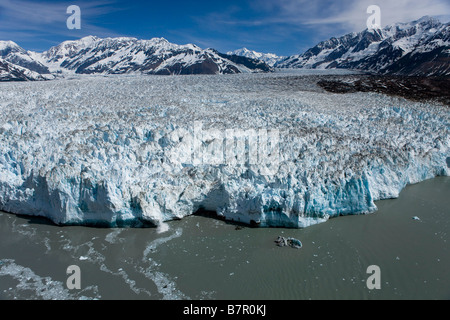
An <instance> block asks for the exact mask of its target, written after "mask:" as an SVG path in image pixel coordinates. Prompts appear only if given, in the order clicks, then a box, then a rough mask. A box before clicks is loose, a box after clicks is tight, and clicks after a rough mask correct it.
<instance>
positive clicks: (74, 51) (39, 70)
mask: <svg viewBox="0 0 450 320" xmlns="http://www.w3.org/2000/svg"><path fill="white" fill-rule="evenodd" d="M274 68H306V69H337V68H339V69H351V70H362V71H365V72H369V73H376V74H395V75H412V76H449V75H450V23H446V24H444V23H441V22H439V21H438V20H436V19H434V18H431V17H423V18H421V19H419V20H416V21H413V22H409V23H396V24H393V25H390V26H387V27H384V28H382V29H381V28H380V29H373V30H368V29H366V30H364V31H362V32H359V33H356V32H353V33H349V34H347V35H344V36H342V37H339V38H335V37H333V38H330V39H329V40H326V41H322V42H320V43H319V44H317V45H316V46H314V47H312V48H311V49H309V50H307V51H306V52H304V53H303V54H299V55H293V56H289V57H279V56H277V55H276V54H272V53H267V54H265V53H259V52H255V51H251V50H248V49H246V48H242V49H239V50H235V51H230V52H228V53H227V54H223V53H220V52H218V51H217V50H214V49H201V48H200V47H198V46H196V45H194V44H187V45H177V44H173V43H170V42H169V41H167V40H166V39H164V38H153V39H150V40H138V39H136V38H128V37H119V38H105V39H101V38H98V37H95V36H88V37H85V38H82V39H79V40H73V41H65V42H63V43H61V44H59V45H57V46H55V47H52V48H50V49H49V50H47V51H45V52H42V53H38V52H33V51H27V50H25V49H23V48H21V47H20V46H19V45H17V44H16V43H14V42H12V41H0V81H19V80H20V81H28V80H50V79H54V78H55V77H60V76H64V75H68V74H155V75H173V74H235V73H249V72H272V71H274Z"/></svg>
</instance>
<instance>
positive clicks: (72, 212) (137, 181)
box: [0, 73, 450, 228]
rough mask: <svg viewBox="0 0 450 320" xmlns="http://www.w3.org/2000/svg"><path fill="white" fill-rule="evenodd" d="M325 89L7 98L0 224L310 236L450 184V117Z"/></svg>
mask: <svg viewBox="0 0 450 320" xmlns="http://www.w3.org/2000/svg"><path fill="white" fill-rule="evenodd" d="M317 77H319V76H299V75H295V74H278V73H275V74H240V75H220V76H169V77H161V76H74V77H73V78H70V79H69V78H68V79H63V80H56V81H48V82H45V81H43V82H24V83H3V84H2V85H1V86H0V119H1V122H0V210H2V211H6V212H10V213H15V214H22V215H31V216H42V217H47V218H48V219H50V220H51V221H53V222H54V223H56V224H58V225H93V226H108V227H116V226H144V225H147V224H148V225H155V226H158V225H161V224H163V223H164V222H166V221H170V220H175V219H182V218H184V217H186V216H189V215H192V214H194V213H196V212H197V211H198V210H200V209H204V210H209V211H215V212H216V213H217V215H218V216H219V217H222V218H224V219H227V220H233V221H236V222H241V223H246V224H253V225H258V226H261V227H291V228H303V227H308V226H310V225H314V224H317V223H321V222H325V221H327V220H328V219H329V218H330V217H335V216H339V215H350V214H366V213H372V212H375V211H376V209H377V208H376V205H375V201H376V200H380V199H388V198H396V197H398V195H399V193H400V191H401V190H402V189H403V188H404V187H405V186H406V185H407V184H412V183H417V182H420V181H423V180H425V179H429V178H433V177H436V176H449V175H450V139H449V137H450V135H449V133H450V109H449V108H448V106H445V105H440V104H438V103H432V102H429V103H428V102H413V101H409V100H406V99H403V98H397V97H391V96H387V95H383V94H377V93H361V92H360V93H348V94H333V93H329V92H325V91H324V90H323V89H321V88H320V87H319V86H317V85H316V82H317V80H318V79H317Z"/></svg>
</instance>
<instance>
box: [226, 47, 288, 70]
mask: <svg viewBox="0 0 450 320" xmlns="http://www.w3.org/2000/svg"><path fill="white" fill-rule="evenodd" d="M227 54H229V55H236V56H241V57H247V58H252V59H258V60H261V61H264V62H265V63H267V64H268V65H269V66H271V67H273V66H274V65H275V64H276V63H277V62H280V61H282V60H284V59H286V58H287V57H280V56H277V55H276V54H274V53H261V52H256V51H253V50H249V49H247V48H242V49H237V50H234V51H229V52H228V53H227Z"/></svg>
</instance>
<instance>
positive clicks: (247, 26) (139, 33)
mask: <svg viewBox="0 0 450 320" xmlns="http://www.w3.org/2000/svg"><path fill="white" fill-rule="evenodd" d="M373 4H376V5H378V6H379V7H380V8H381V22H382V25H387V24H391V23H395V22H407V21H412V20H415V19H418V18H420V17H422V16H424V15H430V16H434V17H437V18H438V19H439V20H441V21H442V22H448V21H449V20H450V1H449V0H333V1H331V0H318V1H317V0H316V1H314V0H227V1H221V0H209V1H206V0H183V1H179V0H172V1H170V0H168V1H154V0H147V1H144V0H142V1H141V0H138V1H130V0H128V1H125V0H93V1H89V0H81V1H76V0H70V1H60V0H58V1H57V0H0V40H12V41H15V42H16V43H18V44H19V45H20V46H22V47H23V48H25V49H27V50H35V51H44V50H46V49H48V48H50V47H51V46H54V45H57V44H59V43H60V42H62V41H64V40H73V39H78V38H81V37H84V36H87V35H96V36H98V37H116V36H130V37H136V38H139V39H150V38H153V37H164V38H166V39H167V40H169V41H170V42H173V43H177V44H186V43H195V44H197V45H198V46H200V47H202V48H208V47H212V48H215V49H217V50H219V51H222V52H226V51H229V50H234V49H238V48H241V47H247V48H249V49H252V50H256V51H260V52H272V53H276V54H278V55H292V54H299V53H301V52H304V51H305V50H306V49H308V48H310V47H312V46H314V45H315V44H317V43H318V42H319V41H322V40H326V39H328V38H330V37H332V36H341V35H343V34H346V33H348V32H353V31H361V30H363V29H365V28H366V21H367V19H368V17H369V16H370V15H369V14H367V13H366V10H367V7H368V6H369V5H373ZM70 5H78V6H79V7H80V9H81V21H82V22H81V29H80V30H69V29H68V28H67V26H66V20H67V18H68V17H69V16H70V15H69V14H67V13H66V9H67V7H68V6H70Z"/></svg>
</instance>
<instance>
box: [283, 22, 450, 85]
mask: <svg viewBox="0 0 450 320" xmlns="http://www.w3.org/2000/svg"><path fill="white" fill-rule="evenodd" d="M275 66H276V67H278V68H311V69H332V68H343V69H356V70H363V71H368V72H373V73H378V74H397V75H413V76H419V75H420V76H448V75H450V23H447V24H443V23H441V22H439V21H438V20H436V19H434V18H430V17H423V18H421V19H419V20H417V21H413V22H410V23H397V24H394V25H390V26H387V27H385V28H383V29H374V30H368V29H366V30H364V31H362V32H359V33H350V34H347V35H344V36H342V37H340V38H331V39H329V40H326V41H323V42H320V43H319V44H317V45H316V46H314V47H313V48H311V49H309V50H307V51H306V52H305V53H303V54H301V55H295V56H291V57H288V58H286V59H285V60H284V61H281V62H279V63H277V64H276V65H275Z"/></svg>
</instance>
